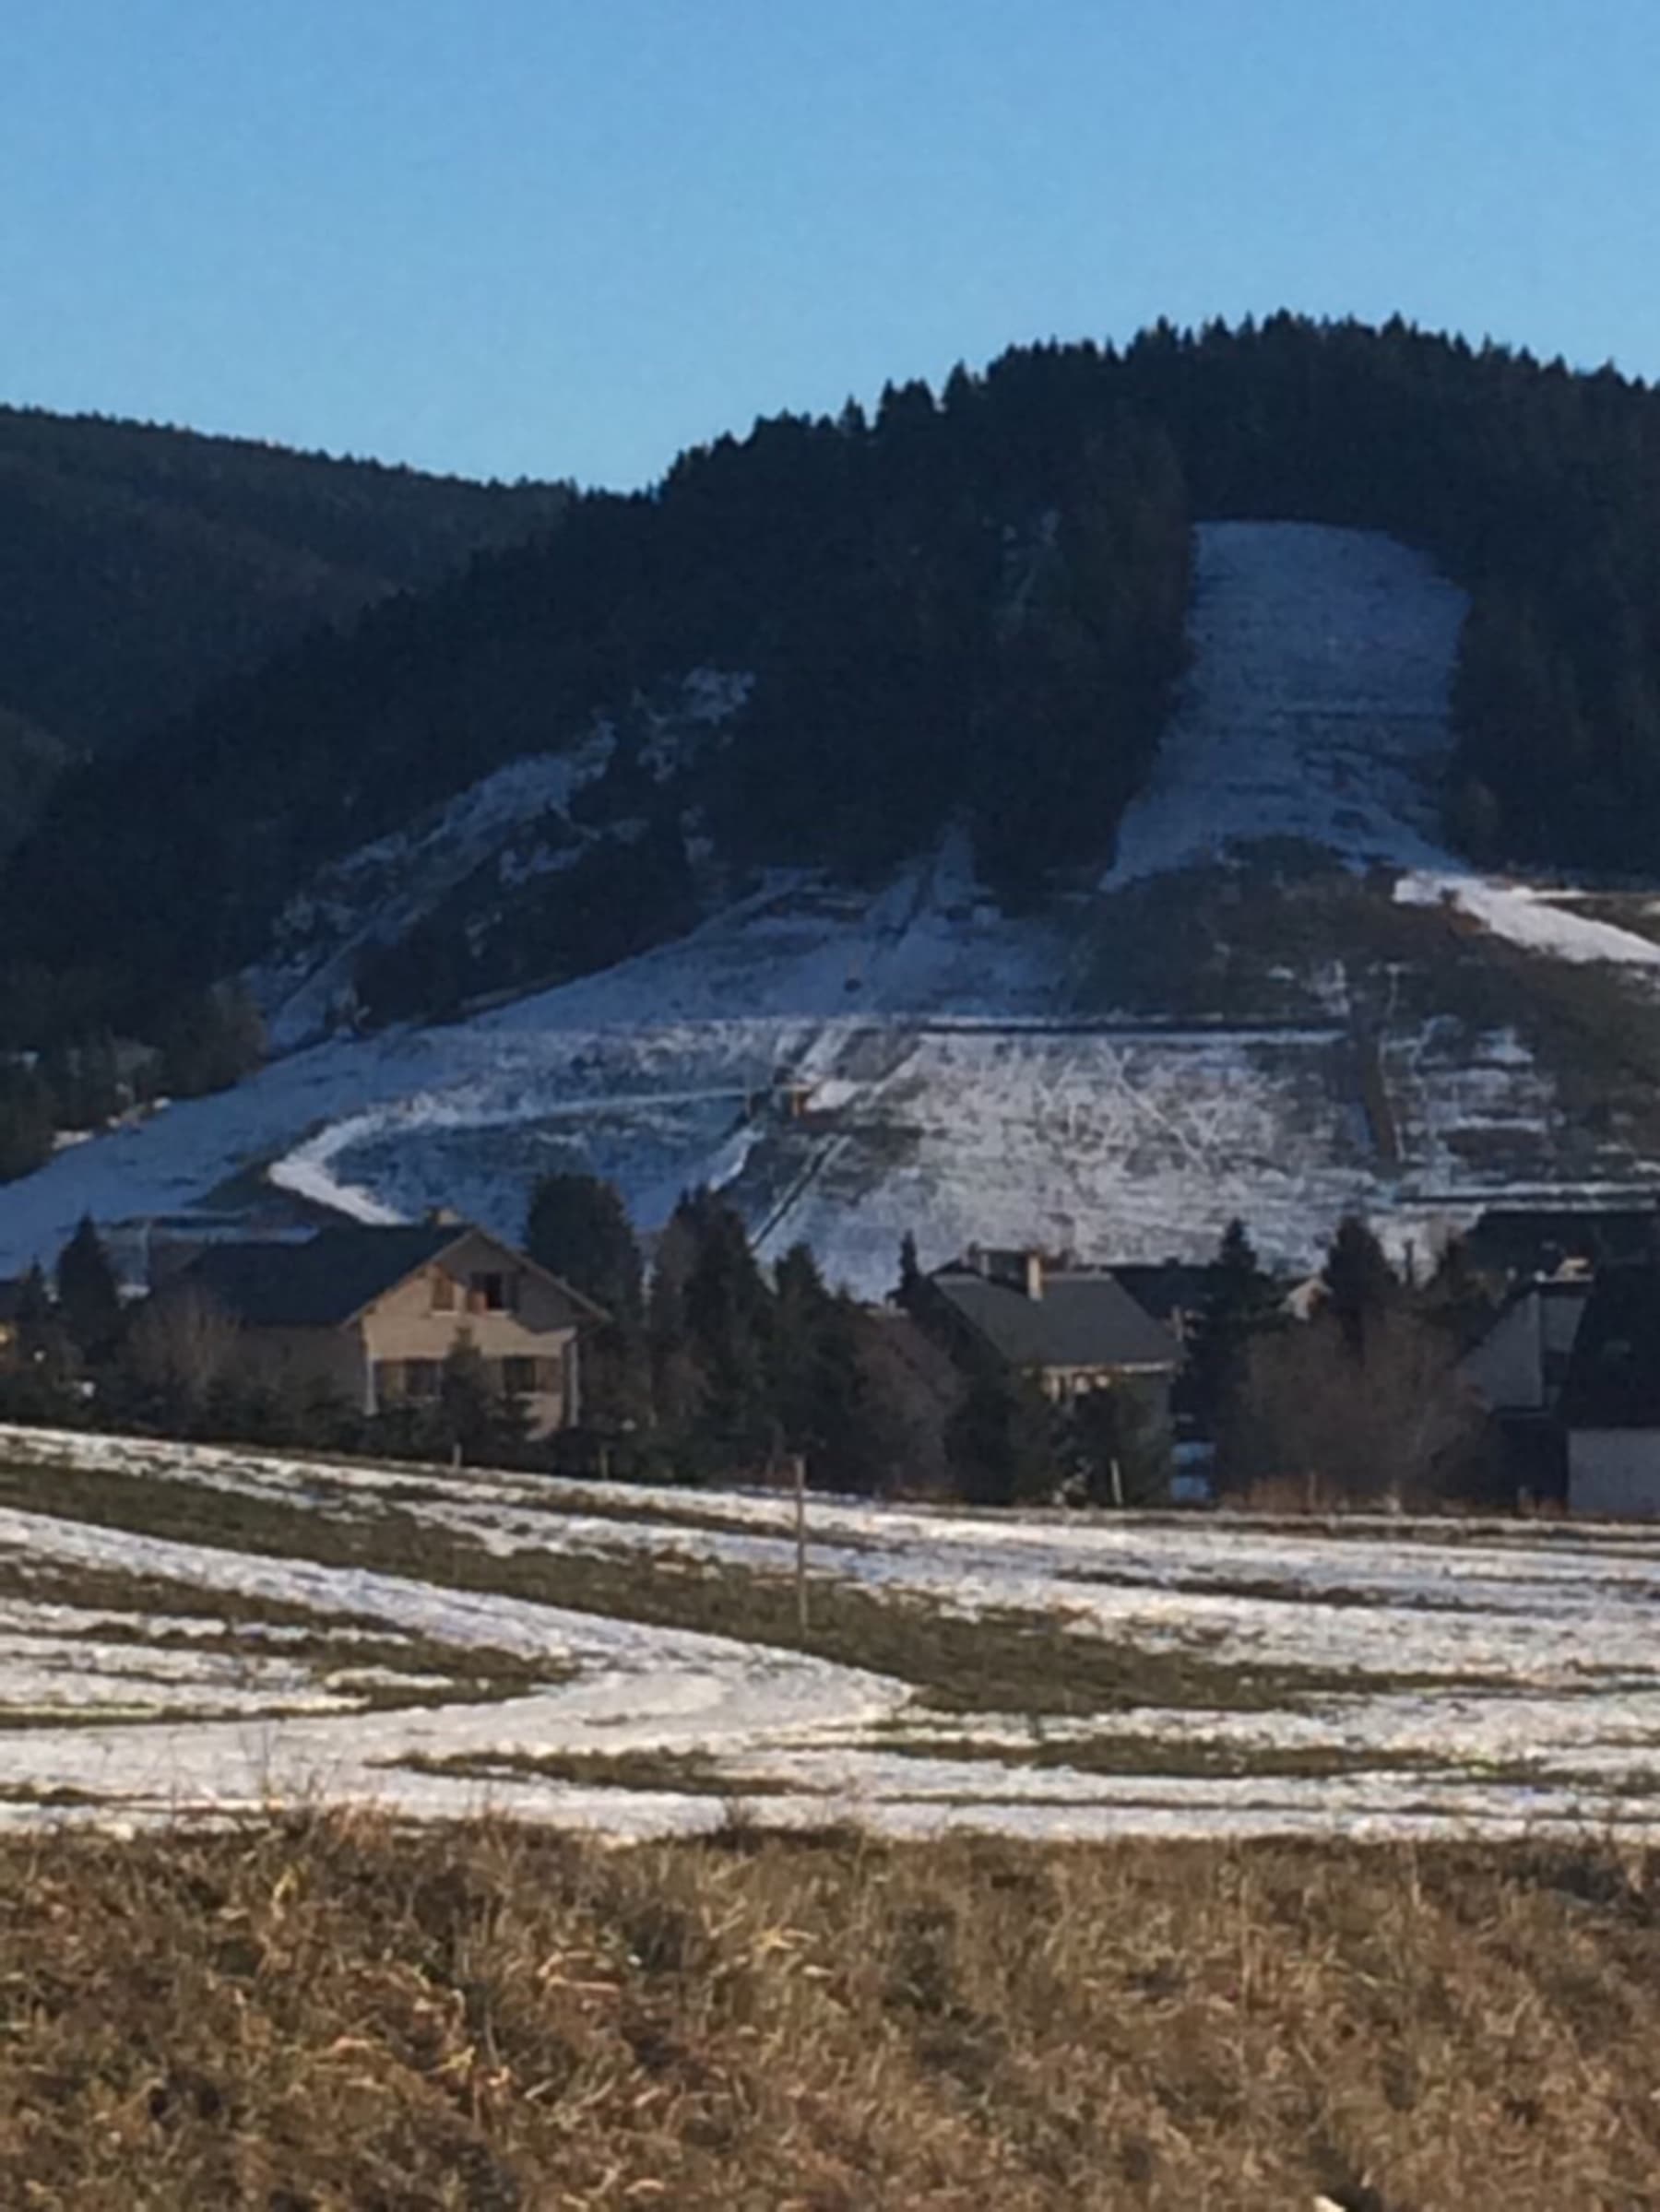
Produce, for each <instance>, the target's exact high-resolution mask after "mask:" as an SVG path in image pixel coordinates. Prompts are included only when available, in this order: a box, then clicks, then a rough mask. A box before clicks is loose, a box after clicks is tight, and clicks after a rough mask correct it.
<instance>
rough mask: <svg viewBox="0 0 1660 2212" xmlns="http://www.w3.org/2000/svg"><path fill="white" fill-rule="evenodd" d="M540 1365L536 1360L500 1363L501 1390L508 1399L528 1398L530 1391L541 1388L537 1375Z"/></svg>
mask: <svg viewBox="0 0 1660 2212" xmlns="http://www.w3.org/2000/svg"><path fill="white" fill-rule="evenodd" d="M540 1365H541V1362H540V1360H537V1359H504V1361H503V1362H502V1388H503V1390H505V1391H506V1393H507V1395H508V1396H509V1397H510V1398H528V1397H529V1395H530V1393H531V1391H532V1390H540V1387H541V1385H540V1378H538V1375H537V1369H538V1368H539V1367H540Z"/></svg>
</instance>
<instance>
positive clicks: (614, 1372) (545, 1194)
mask: <svg viewBox="0 0 1660 2212" xmlns="http://www.w3.org/2000/svg"><path fill="white" fill-rule="evenodd" d="M525 1249H526V1250H527V1252H528V1253H529V1255H530V1257H531V1259H532V1260H535V1261H537V1263H538V1264H539V1266H541V1267H545V1268H548V1269H549V1270H551V1272H552V1273H554V1274H556V1275H558V1276H559V1277H560V1278H561V1280H562V1281H563V1282H565V1283H570V1285H571V1287H572V1288H573V1289H574V1290H579V1291H580V1292H581V1293H582V1294H583V1295H584V1296H585V1297H587V1298H591V1299H592V1300H593V1301H594V1303H595V1305H596V1306H598V1307H599V1308H600V1309H601V1311H602V1312H603V1313H604V1315H605V1317H606V1318H605V1319H604V1321H603V1322H602V1323H601V1324H599V1326H598V1327H596V1328H594V1329H593V1330H591V1331H589V1332H588V1335H587V1339H586V1341H585V1343H584V1345H583V1354H582V1373H583V1390H582V1398H583V1419H584V1423H585V1425H586V1426H587V1427H588V1428H590V1429H594V1430H597V1431H599V1432H600V1433H602V1434H607V1435H613V1436H614V1435H616V1434H618V1433H621V1432H622V1431H624V1430H626V1429H634V1428H644V1427H646V1426H648V1425H649V1423H650V1418H651V1372H650V1363H649V1358H648V1353H647V1331H646V1298H645V1286H644V1269H643V1266H642V1262H641V1259H640V1248H639V1245H638V1243H637V1242H636V1240H635V1237H634V1227H633V1224H631V1223H630V1221H629V1218H628V1212H627V1209H626V1207H625V1206H624V1205H623V1203H622V1196H621V1194H620V1193H619V1191H618V1190H617V1189H616V1187H615V1185H614V1184H611V1183H608V1182H605V1181H604V1180H602V1178H601V1177H599V1176H591V1175H578V1174H572V1173H561V1174H555V1175H545V1176H543V1177H541V1178H540V1180H539V1181H538V1183H537V1185H536V1188H535V1189H534V1191H533V1192H532V1193H531V1198H530V1212H529V1219H528V1223H527V1225H526V1231H525Z"/></svg>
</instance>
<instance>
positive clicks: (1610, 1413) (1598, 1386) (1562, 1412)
mask: <svg viewBox="0 0 1660 2212" xmlns="http://www.w3.org/2000/svg"><path fill="white" fill-rule="evenodd" d="M1557 1410H1558V1413H1559V1416H1560V1418H1561V1419H1562V1420H1563V1421H1564V1422H1565V1423H1566V1424H1567V1425H1568V1426H1569V1427H1570V1428H1660V1268H1656V1267H1612V1268H1608V1269H1607V1270H1606V1271H1605V1272H1604V1273H1602V1274H1601V1275H1599V1276H1598V1277H1597V1280H1596V1286H1595V1289H1594V1290H1593V1291H1592V1293H1591V1301H1590V1304H1589V1305H1588V1306H1587V1307H1585V1316H1584V1319H1583V1321H1581V1323H1580V1328H1579V1334H1578V1336H1577V1337H1576V1338H1575V1339H1574V1344H1573V1356H1572V1358H1571V1361H1570V1363H1569V1367H1568V1379H1567V1381H1566V1382H1565V1383H1564V1384H1563V1386H1562V1395H1561V1399H1560V1401H1559V1405H1558V1409H1557Z"/></svg>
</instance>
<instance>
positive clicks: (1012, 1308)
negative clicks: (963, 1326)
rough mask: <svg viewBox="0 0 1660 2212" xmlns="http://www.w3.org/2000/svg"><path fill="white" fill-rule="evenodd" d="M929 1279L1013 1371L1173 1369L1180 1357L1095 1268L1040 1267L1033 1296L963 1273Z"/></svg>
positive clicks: (1167, 1337) (1164, 1333) (1171, 1341)
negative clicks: (1036, 1294) (1040, 1282)
mask: <svg viewBox="0 0 1660 2212" xmlns="http://www.w3.org/2000/svg"><path fill="white" fill-rule="evenodd" d="M930 1281H931V1283H933V1285H934V1287H935V1289H936V1290H938V1291H939V1292H940V1294H941V1295H942V1296H943V1297H945V1298H947V1299H949V1300H950V1302H951V1304H952V1306H953V1307H954V1308H955V1309H956V1311H957V1312H958V1313H959V1314H960V1315H961V1316H962V1318H963V1319H965V1320H966V1322H967V1323H968V1324H969V1326H970V1327H971V1328H972V1329H974V1330H975V1331H977V1332H978V1334H979V1335H980V1336H982V1337H983V1338H984V1339H985V1340H986V1342H987V1343H990V1345H991V1346H992V1347H993V1349H994V1350H995V1351H997V1352H998V1353H999V1354H1001V1355H1002V1357H1003V1358H1004V1359H1006V1360H1007V1361H1008V1363H1009V1365H1010V1366H1014V1367H1173V1366H1175V1365H1176V1363H1177V1359H1178V1357H1179V1354H1178V1350H1177V1345H1176V1340H1175V1338H1174V1337H1173V1336H1172V1335H1171V1334H1170V1332H1169V1331H1168V1329H1165V1328H1163V1327H1162V1326H1161V1325H1160V1324H1159V1323H1158V1322H1157V1321H1156V1320H1154V1319H1153V1318H1152V1316H1151V1315H1150V1314H1148V1313H1145V1312H1144V1311H1143V1309H1142V1308H1141V1307H1139V1306H1138V1305H1137V1304H1136V1302H1135V1300H1134V1299H1133V1298H1132V1296H1131V1295H1130V1293H1129V1292H1128V1291H1127V1290H1125V1289H1124V1287H1123V1285H1122V1284H1121V1283H1118V1282H1115V1281H1114V1279H1113V1277H1112V1276H1111V1275H1109V1274H1106V1273H1103V1272H1100V1271H1099V1270H1097V1269H1093V1268H1092V1269H1082V1268H1064V1269H1053V1270H1048V1269H1046V1270H1045V1272H1044V1277H1043V1295H1042V1296H1041V1297H1038V1298H1028V1297H1027V1296H1026V1293H1025V1291H1024V1290H1016V1289H1015V1288H1014V1287H1013V1285H1012V1284H1010V1283H1000V1282H992V1281H989V1280H988V1279H987V1277H986V1276H984V1275H982V1274H978V1273H977V1272H974V1271H973V1270H971V1269H968V1268H942V1269H941V1271H940V1272H939V1273H938V1274H936V1275H932V1276H931V1277H930Z"/></svg>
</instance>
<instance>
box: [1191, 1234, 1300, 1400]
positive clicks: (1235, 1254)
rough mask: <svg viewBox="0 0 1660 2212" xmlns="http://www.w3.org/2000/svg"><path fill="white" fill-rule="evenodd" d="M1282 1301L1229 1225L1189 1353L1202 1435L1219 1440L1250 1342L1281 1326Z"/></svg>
mask: <svg viewBox="0 0 1660 2212" xmlns="http://www.w3.org/2000/svg"><path fill="white" fill-rule="evenodd" d="M1284 1311H1285V1309H1284V1301H1283V1300H1282V1298H1281V1295H1280V1293H1279V1290H1278V1288H1277V1287H1276V1286H1275V1282H1274V1279H1273V1277H1272V1276H1271V1275H1270V1274H1269V1273H1268V1272H1267V1271H1266V1270H1265V1269H1264V1268H1263V1265H1262V1262H1261V1261H1260V1260H1258V1258H1257V1255H1256V1248H1255V1247H1254V1246H1253V1245H1252V1243H1251V1237H1250V1235H1249V1234H1248V1232H1247V1230H1246V1227H1245V1224H1244V1223H1243V1222H1242V1221H1231V1222H1229V1223H1228V1224H1227V1228H1226V1229H1225V1230H1224V1232H1223V1235H1222V1241H1221V1243H1220V1245H1219V1246H1218V1247H1217V1249H1216V1257H1215V1260H1214V1261H1213V1262H1212V1263H1211V1269H1210V1281H1209V1287H1208V1289H1207V1292H1206V1295H1205V1299H1204V1304H1203V1306H1202V1307H1201V1308H1200V1310H1199V1313H1198V1316H1197V1318H1196V1319H1195V1322H1194V1326H1193V1333H1192V1343H1191V1345H1190V1347H1189V1353H1188V1373H1187V1378H1186V1381H1187V1391H1188V1395H1189V1398H1190V1401H1191V1403H1192V1412H1193V1414H1194V1417H1195V1418H1196V1420H1197V1421H1198V1423H1199V1425H1200V1427H1201V1429H1202V1430H1203V1433H1204V1434H1205V1435H1206V1436H1209V1437H1220V1436H1222V1434H1223V1433H1224V1431H1225V1430H1226V1428H1227V1420H1228V1415H1229V1413H1230V1411H1231V1409H1232V1406H1233V1403H1234V1401H1235V1399H1236V1398H1237V1396H1238V1393H1239V1387H1240V1385H1241V1383H1242V1382H1243V1380H1244V1377H1245V1363H1246V1356H1247V1354H1248V1352H1249V1349H1250V1345H1251V1339H1252V1338H1253V1337H1255V1336H1257V1335H1259V1334H1261V1333H1262V1331H1264V1330H1267V1329H1274V1328H1277V1327H1278V1326H1280V1324H1281V1322H1282V1321H1283V1319H1284Z"/></svg>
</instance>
